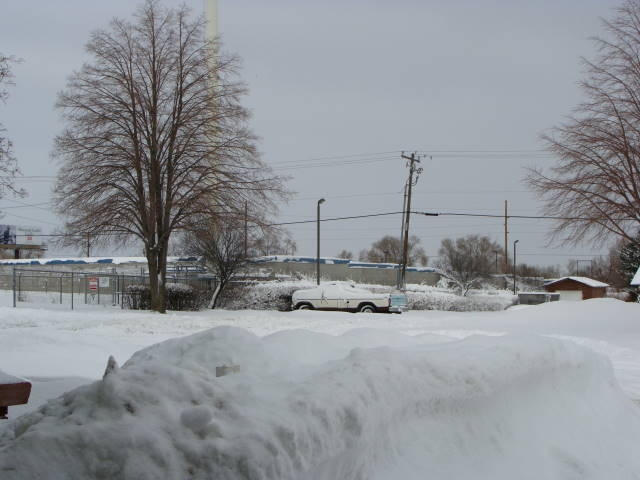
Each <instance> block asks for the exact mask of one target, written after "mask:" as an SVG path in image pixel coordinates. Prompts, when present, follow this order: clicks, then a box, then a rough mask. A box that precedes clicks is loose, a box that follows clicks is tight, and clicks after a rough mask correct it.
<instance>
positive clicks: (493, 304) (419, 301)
mask: <svg viewBox="0 0 640 480" xmlns="http://www.w3.org/2000/svg"><path fill="white" fill-rule="evenodd" d="M406 293H407V301H408V304H409V310H442V311H450V312H487V311H497V310H504V309H505V308H508V307H510V306H511V305H514V304H515V303H516V301H517V298H516V297H515V296H514V295H511V294H509V293H508V292H504V291H494V293H488V292H482V293H469V294H467V296H466V297H462V296H460V295H456V294H455V293H453V292H452V291H447V290H442V289H438V288H430V289H420V290H415V291H407V292H406Z"/></svg>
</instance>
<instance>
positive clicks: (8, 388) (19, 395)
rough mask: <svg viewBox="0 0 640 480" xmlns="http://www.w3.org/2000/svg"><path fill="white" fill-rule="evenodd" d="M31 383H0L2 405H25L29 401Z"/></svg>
mask: <svg viewBox="0 0 640 480" xmlns="http://www.w3.org/2000/svg"><path fill="white" fill-rule="evenodd" d="M30 394H31V383H29V382H25V381H20V382H18V383H0V406H2V407H8V406H10V405H23V404H25V403H27V402H28V401H29V395H30Z"/></svg>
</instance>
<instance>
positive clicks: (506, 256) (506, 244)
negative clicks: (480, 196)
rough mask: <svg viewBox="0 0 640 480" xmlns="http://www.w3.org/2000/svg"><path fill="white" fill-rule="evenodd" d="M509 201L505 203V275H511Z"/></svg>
mask: <svg viewBox="0 0 640 480" xmlns="http://www.w3.org/2000/svg"><path fill="white" fill-rule="evenodd" d="M508 218H509V217H508V216H507V201H506V200H505V201H504V273H505V275H506V274H507V273H509V246H508V245H509V230H508V225H507V219H508Z"/></svg>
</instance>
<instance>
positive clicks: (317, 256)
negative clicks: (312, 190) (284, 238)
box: [316, 198, 324, 285]
mask: <svg viewBox="0 0 640 480" xmlns="http://www.w3.org/2000/svg"><path fill="white" fill-rule="evenodd" d="M323 203H324V198H321V199H320V200H318V216H317V224H318V227H317V230H316V233H317V234H316V241H317V247H318V248H317V249H316V285H320V205H321V204H323Z"/></svg>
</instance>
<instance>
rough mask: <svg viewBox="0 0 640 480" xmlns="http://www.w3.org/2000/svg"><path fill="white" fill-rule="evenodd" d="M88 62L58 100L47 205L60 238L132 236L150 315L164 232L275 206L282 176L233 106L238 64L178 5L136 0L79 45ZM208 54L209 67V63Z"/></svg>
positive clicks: (157, 293)
mask: <svg viewBox="0 0 640 480" xmlns="http://www.w3.org/2000/svg"><path fill="white" fill-rule="evenodd" d="M86 48H87V51H88V53H89V55H90V56H91V60H90V61H89V62H88V63H86V64H85V65H84V66H83V67H82V68H81V69H80V70H79V71H77V72H75V73H73V74H72V76H71V77H70V79H69V80H68V83H67V86H66V89H65V90H64V91H63V92H61V93H60V94H59V97H58V102H57V107H58V108H59V109H61V111H62V116H63V120H64V121H65V123H66V128H65V130H64V131H63V132H62V133H61V134H60V135H59V136H58V137H57V138H56V144H55V150H54V155H55V156H56V157H57V158H58V159H59V161H60V163H61V168H60V170H59V173H58V180H57V184H56V191H55V200H56V203H57V207H58V211H59V212H60V213H61V214H63V215H65V216H66V217H67V219H68V221H67V223H66V228H67V230H68V232H70V233H73V234H80V235H85V236H86V235H90V236H91V238H92V239H96V240H101V241H103V242H105V241H109V240H113V239H115V240H118V241H126V240H127V239H129V238H131V237H137V238H138V239H140V240H141V242H142V244H143V248H144V253H145V255H146V257H147V261H148V267H149V278H150V290H151V299H152V308H153V309H154V310H158V311H161V312H162V311H164V309H165V274H166V266H167V265H166V258H167V249H168V245H169V238H170V236H171V234H172V233H173V232H175V231H177V230H181V229H193V227H194V225H193V224H194V222H195V221H196V219H198V218H206V217H210V216H211V215H214V216H215V214H216V211H217V210H223V211H224V212H225V213H228V212H234V211H235V212H237V213H238V215H240V212H241V211H242V210H243V209H244V206H245V202H246V203H248V204H249V206H250V208H251V207H253V208H252V209H253V210H255V211H265V210H267V211H268V210H269V209H272V208H275V204H274V202H275V199H276V198H277V196H278V195H280V194H281V193H282V179H281V178H279V177H276V176H273V175H272V173H271V171H270V170H269V169H268V168H267V167H266V165H265V164H264V163H263V162H262V161H261V159H260V157H259V154H258V152H257V150H256V147H255V137H254V135H253V134H252V133H251V131H250V130H249V129H248V127H247V120H248V118H249V113H248V111H247V110H246V109H245V108H244V107H242V105H241V104H240V99H241V97H242V96H243V95H244V94H245V90H246V89H245V86H244V85H243V84H242V83H241V82H240V81H239V80H238V75H237V63H238V61H237V59H236V58H234V57H229V56H223V55H222V54H220V53H219V51H218V48H217V46H216V45H215V44H213V43H211V42H207V41H206V40H205V38H204V20H203V19H202V18H198V19H192V18H191V17H190V14H189V11H188V9H187V8H186V7H184V6H183V7H180V8H178V9H167V8H164V7H162V6H161V5H160V4H159V2H157V1H156V0H147V1H146V3H144V5H143V6H142V7H141V8H140V9H139V10H138V11H137V13H136V16H135V22H129V21H126V20H120V19H114V20H113V21H112V22H111V24H110V28H109V29H108V30H98V31H96V32H94V33H93V34H92V35H91V38H90V40H89V42H88V43H87V46H86ZM213 58H215V61H213V60H212V59H213Z"/></svg>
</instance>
